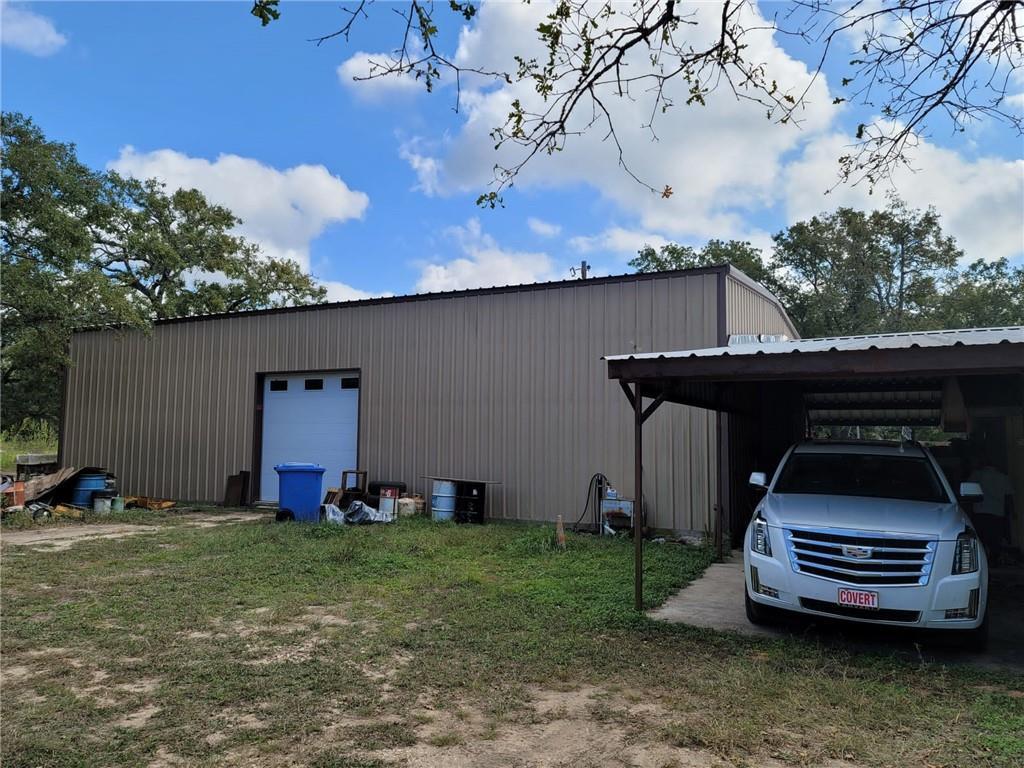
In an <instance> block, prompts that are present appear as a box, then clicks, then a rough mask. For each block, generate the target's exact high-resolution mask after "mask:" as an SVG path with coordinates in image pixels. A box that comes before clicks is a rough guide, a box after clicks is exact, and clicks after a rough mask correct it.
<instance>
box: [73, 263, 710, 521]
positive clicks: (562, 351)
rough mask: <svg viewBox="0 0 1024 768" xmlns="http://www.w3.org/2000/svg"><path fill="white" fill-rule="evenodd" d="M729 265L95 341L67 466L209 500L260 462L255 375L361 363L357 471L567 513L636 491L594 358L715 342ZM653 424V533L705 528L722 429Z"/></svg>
mask: <svg viewBox="0 0 1024 768" xmlns="http://www.w3.org/2000/svg"><path fill="white" fill-rule="evenodd" d="M719 275H720V271H717V270H698V271H695V272H680V273H669V274H666V275H634V276H629V277H625V278H616V279H597V280H588V281H585V282H584V281H573V282H571V283H561V284H555V285H553V286H546V285H540V286H526V287H523V288H518V289H515V288H510V289H507V290H499V291H493V292H470V293H468V294H460V293H454V294H447V295H440V296H429V295H428V296H421V297H413V298H405V299H395V300H374V301H370V302H354V303H349V304H342V305H336V306H326V307H320V308H313V309H307V308H303V309H301V310H294V311H283V312H263V313H248V314H239V315H233V316H226V317H221V318H212V319H202V318H200V319H194V320H190V321H182V322H168V323H160V324H157V325H156V327H155V328H154V329H153V331H152V333H150V334H149V335H142V334H134V333H119V332H116V331H90V332H83V333H78V334H76V335H75V336H74V339H73V341H72V345H71V358H72V366H71V369H70V371H69V376H68V390H67V405H66V423H65V429H64V446H63V451H64V461H65V462H66V463H69V464H101V465H104V466H107V467H109V468H110V469H111V470H112V471H113V472H115V473H117V474H118V475H119V476H120V477H121V479H122V481H123V483H124V488H125V489H126V490H129V491H132V492H138V493H143V494H147V495H152V496H161V497H170V498H182V499H193V500H206V501H215V500H218V499H220V498H221V496H222V494H223V491H224V481H225V478H226V477H227V476H228V475H229V474H232V473H235V472H237V471H238V470H239V469H243V468H252V462H253V440H254V430H253V427H254V423H255V419H254V407H255V391H256V376H257V374H258V373H261V372H289V371H290V372H301V371H309V370H359V371H360V372H361V374H362V379H361V386H362V390H361V406H360V408H361V423H360V439H359V449H360V464H361V465H362V466H363V467H364V468H366V469H368V470H369V471H370V472H371V475H372V476H373V477H388V478H389V479H397V480H403V481H405V482H406V483H408V484H409V486H410V487H411V488H417V489H419V490H421V491H422V490H425V485H424V482H423V480H422V479H421V477H422V475H426V474H436V473H438V472H450V473H456V474H459V475H462V476H471V477H472V476H480V477H486V478H493V479H496V480H501V481H502V485H501V486H497V487H496V488H495V492H494V496H493V497H492V498H493V499H494V501H495V506H494V507H493V512H494V513H495V514H497V515H499V516H503V517H514V518H519V519H534V520H536V519H553V517H554V516H555V515H556V514H562V515H563V516H564V517H565V518H566V519H569V520H571V519H574V518H575V516H576V515H578V514H579V511H580V509H581V507H582V504H583V495H584V493H585V489H586V484H587V481H588V479H589V478H590V475H591V474H592V473H593V472H597V471H601V472H604V473H606V474H608V475H609V477H611V479H612V480H613V482H615V483H616V484H617V486H618V487H619V488H620V489H621V490H623V491H624V492H625V493H627V494H632V470H631V450H632V449H631V440H632V437H631V434H632V433H631V424H632V421H631V414H630V412H629V409H628V408H627V407H626V406H625V401H624V399H623V397H622V394H621V392H620V390H619V388H618V386H617V385H616V384H615V383H614V382H610V381H608V380H607V378H606V377H605V376H604V370H603V366H604V364H603V362H602V361H601V356H602V355H604V354H606V353H609V352H627V351H632V352H637V351H641V352H642V351H645V350H652V349H660V348H666V347H674V348H680V347H700V346H707V345H709V344H714V343H717V339H718V334H717V330H718V329H717V321H718V306H717V295H718V293H717V286H718V279H719ZM649 426H650V428H649V429H648V431H647V432H648V441H649V442H648V450H649V451H650V453H649V454H648V455H650V456H657V457H659V458H658V459H657V460H656V461H654V462H652V463H651V464H650V465H649V466H648V474H647V476H646V480H645V495H646V496H647V498H648V500H649V502H650V503H651V504H652V507H653V509H654V510H655V514H656V517H655V524H656V525H657V526H659V527H663V528H673V529H678V530H694V529H696V530H700V529H703V528H705V527H706V526H707V519H708V515H709V513H710V508H711V505H712V504H713V503H714V502H713V497H714V488H715V483H716V476H715V472H716V466H715V462H713V461H709V457H710V456H714V452H715V450H716V447H715V438H714V417H713V415H711V414H708V413H705V412H702V411H699V410H696V409H683V408H676V409H672V410H671V411H669V410H668V409H666V410H665V411H664V412H663V413H659V414H656V416H655V417H654V418H652V419H651V422H650V424H649Z"/></svg>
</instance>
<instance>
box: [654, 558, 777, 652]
mask: <svg viewBox="0 0 1024 768" xmlns="http://www.w3.org/2000/svg"><path fill="white" fill-rule="evenodd" d="M647 615H648V616H650V617H651V618H652V619H658V620H660V621H667V622H670V623H676V624H690V625H692V626H696V627H708V628H710V629H728V630H732V631H734V632H741V633H743V634H746V635H779V634H781V632H780V631H779V630H777V629H773V628H771V627H759V626H755V625H753V624H751V623H750V622H749V621H747V614H746V611H744V609H743V558H742V557H740V556H734V557H732V558H730V559H729V560H727V561H725V562H722V563H713V564H712V565H711V566H710V567H709V568H708V569H707V570H706V571H704V575H703V576H701V577H700V578H699V579H697V580H696V581H695V582H693V583H692V584H690V585H689V586H688V587H686V588H685V589H681V590H679V591H678V592H676V593H675V594H674V595H673V596H672V597H670V598H669V599H668V600H666V601H665V603H664V604H663V605H662V606H661V607H660V608H657V609H655V610H653V611H650V612H648V614H647Z"/></svg>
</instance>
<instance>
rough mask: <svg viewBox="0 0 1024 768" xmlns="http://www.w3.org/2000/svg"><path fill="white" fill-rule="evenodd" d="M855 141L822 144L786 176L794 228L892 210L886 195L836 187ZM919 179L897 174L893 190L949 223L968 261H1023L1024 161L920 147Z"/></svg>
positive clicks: (836, 136)
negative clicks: (819, 218) (839, 211)
mask: <svg viewBox="0 0 1024 768" xmlns="http://www.w3.org/2000/svg"><path fill="white" fill-rule="evenodd" d="M852 143H853V139H852V137H849V136H844V135H843V134H840V133H832V134H828V135H825V136H821V137H819V138H817V139H815V140H814V141H812V142H811V143H810V144H808V146H807V148H806V150H805V152H804V153H803V155H802V156H801V157H800V158H799V159H797V160H795V161H794V162H792V163H791V164H790V165H789V166H788V167H787V168H786V171H785V175H784V181H783V184H782V187H783V189H784V191H785V199H786V211H787V214H788V218H789V220H790V221H799V220H803V219H806V218H809V217H811V216H813V215H815V214H817V213H820V212H822V211H824V210H831V209H834V208H836V207H838V206H849V207H852V208H859V209H863V210H872V209H875V208H881V207H884V205H885V198H884V192H885V189H884V188H881V189H876V190H875V191H874V194H872V193H871V191H870V189H869V188H868V187H867V185H865V184H859V185H857V186H849V185H844V186H840V187H836V188H835V189H834V190H833V191H832V192H831V193H830V194H828V195H825V194H824V192H825V190H826V189H828V188H830V187H832V186H833V185H834V183H835V178H836V169H837V158H838V157H839V156H840V155H843V154H846V153H848V152H849V151H850V145H851V144H852ZM913 163H914V166H915V167H916V168H918V169H919V170H917V171H916V172H915V171H913V170H910V169H906V168H901V169H898V170H897V171H896V173H895V175H894V177H893V180H892V181H893V186H894V188H895V189H896V191H897V192H898V193H899V194H900V196H901V197H902V198H903V199H904V200H906V202H907V203H908V204H909V205H910V206H912V207H915V208H922V209H923V208H927V207H928V206H929V205H933V206H935V209H936V210H937V211H938V212H939V213H940V214H941V216H942V228H943V230H944V231H945V232H947V233H948V234H951V235H953V236H954V237H955V238H956V239H957V241H958V242H959V243H960V246H961V247H962V248H963V249H964V251H965V254H966V256H967V258H969V259H972V260H973V259H979V258H980V259H986V260H992V259H997V258H1000V257H1003V256H1006V257H1011V258H1012V257H1014V256H1017V255H1020V254H1021V253H1024V231H1022V228H1021V220H1022V217H1024V160H1002V159H999V158H991V157H987V158H986V157H982V158H978V159H976V160H967V159H965V158H963V157H962V156H961V155H959V154H958V153H957V152H955V151H953V150H950V149H945V148H942V147H938V146H936V145H934V144H932V143H930V142H928V141H923V140H922V141H921V142H920V143H919V145H918V146H917V147H916V148H915V149H914V151H913Z"/></svg>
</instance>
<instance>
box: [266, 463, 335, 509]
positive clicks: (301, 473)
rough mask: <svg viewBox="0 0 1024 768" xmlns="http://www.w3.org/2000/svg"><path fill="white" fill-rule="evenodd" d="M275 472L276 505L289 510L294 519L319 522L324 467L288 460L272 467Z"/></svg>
mask: <svg viewBox="0 0 1024 768" xmlns="http://www.w3.org/2000/svg"><path fill="white" fill-rule="evenodd" d="M274 471H275V472H277V480H278V488H279V490H278V494H277V506H278V507H279V508H280V509H281V510H287V511H288V512H291V513H292V515H293V516H294V517H295V519H296V520H301V521H303V522H307V523H318V522H320V502H321V500H322V499H323V497H324V495H323V485H324V468H323V467H321V466H320V465H319V464H303V463H301V462H292V461H288V462H285V463H284V464H278V465H277V466H276V467H274Z"/></svg>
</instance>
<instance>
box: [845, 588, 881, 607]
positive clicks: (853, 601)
mask: <svg viewBox="0 0 1024 768" xmlns="http://www.w3.org/2000/svg"><path fill="white" fill-rule="evenodd" d="M839 604H840V605H845V606H848V607H850V608H868V609H877V608H878V593H877V592H867V591H865V590H863V589H840V590H839Z"/></svg>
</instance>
